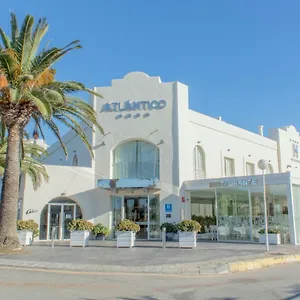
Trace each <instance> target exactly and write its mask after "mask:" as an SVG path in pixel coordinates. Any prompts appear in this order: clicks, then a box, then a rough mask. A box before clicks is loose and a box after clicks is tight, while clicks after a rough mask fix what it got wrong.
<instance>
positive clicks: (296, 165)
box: [269, 125, 300, 177]
mask: <svg viewBox="0 0 300 300" xmlns="http://www.w3.org/2000/svg"><path fill="white" fill-rule="evenodd" d="M269 136H270V138H272V139H274V140H275V141H277V142H278V161H279V169H280V171H281V172H287V171H290V172H291V173H292V176H296V177H300V136H299V132H298V131H297V129H296V128H295V127H294V126H292V125H291V126H285V127H283V128H272V129H270V130H269ZM293 144H295V145H297V146H298V148H299V149H298V151H299V154H298V157H296V156H294V155H293ZM288 166H290V167H288Z"/></svg>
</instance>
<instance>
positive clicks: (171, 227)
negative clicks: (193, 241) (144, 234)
mask: <svg viewBox="0 0 300 300" xmlns="http://www.w3.org/2000/svg"><path fill="white" fill-rule="evenodd" d="M163 228H166V240H167V241H174V240H175V239H176V238H175V235H176V234H177V231H178V230H177V226H176V224H173V223H168V222H166V223H163V224H161V226H160V229H161V230H162V229H163Z"/></svg>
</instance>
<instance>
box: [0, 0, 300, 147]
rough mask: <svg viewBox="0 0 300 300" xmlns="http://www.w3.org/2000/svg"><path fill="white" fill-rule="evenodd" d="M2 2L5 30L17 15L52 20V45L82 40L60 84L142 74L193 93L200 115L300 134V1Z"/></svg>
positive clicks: (64, 65) (62, 67) (65, 63)
mask: <svg viewBox="0 0 300 300" xmlns="http://www.w3.org/2000/svg"><path fill="white" fill-rule="evenodd" d="M0 2H1V9H0V26H1V27H2V28H4V29H7V30H8V29H9V11H10V10H14V11H15V12H16V14H17V15H18V17H19V18H23V17H24V15H25V14H26V13H31V14H33V15H34V16H35V17H36V18H38V17H40V16H45V17H47V19H48V22H49V24H50V29H49V32H48V35H47V36H46V39H47V40H51V41H52V45H55V46H63V45H65V44H66V43H68V42H69V41H72V40H74V39H79V40H81V42H82V45H83V46H84V48H83V49H82V50H79V51H74V52H73V53H72V54H71V55H68V56H67V57H66V58H65V59H63V60H62V61H61V62H60V63H59V64H58V66H57V70H58V73H59V77H60V79H72V80H80V81H82V82H84V83H85V84H86V85H87V86H89V87H93V86H105V85H109V84H110V82H111V80H112V79H114V78H122V77H123V76H124V75H125V74H127V73H128V72H131V71H143V72H145V73H147V74H148V75H150V76H160V77H161V79H162V81H180V82H183V83H185V84H187V85H188V86H189V94H190V108H191V109H193V110H197V111H199V112H201V113H204V114H207V115H210V116H213V117H218V116H222V117H223V119H224V121H226V122H228V123H232V124H234V125H237V126H239V127H243V128H246V129H248V130H251V131H255V132H257V127H258V125H264V126H265V128H266V129H267V128H270V127H282V126H284V125H290V124H293V125H295V126H296V127H297V128H298V130H300V117H299V112H300V1H299V0H289V1H282V0H251V1H243V0H182V1H181V0H172V1H171V0H148V1H146V0H144V1H142V0H86V1H79V0H73V1H71V0H51V1H44V0H27V1H22V0H9V1H5V0H1V1H0ZM47 142H48V143H52V142H53V137H52V136H51V137H49V139H48V140H47Z"/></svg>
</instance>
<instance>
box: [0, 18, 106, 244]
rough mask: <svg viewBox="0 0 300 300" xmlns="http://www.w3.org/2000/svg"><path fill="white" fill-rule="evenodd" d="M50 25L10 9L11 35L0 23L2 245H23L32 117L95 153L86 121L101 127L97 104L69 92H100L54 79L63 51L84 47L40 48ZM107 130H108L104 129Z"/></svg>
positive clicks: (40, 128)
mask: <svg viewBox="0 0 300 300" xmlns="http://www.w3.org/2000/svg"><path fill="white" fill-rule="evenodd" d="M47 30H48V24H47V22H46V19H44V18H42V19H39V21H38V22H37V23H36V25H34V18H33V16H31V15H26V16H25V19H24V21H23V23H22V26H20V27H18V23H17V18H16V16H15V14H14V13H12V14H11V36H10V37H9V36H8V35H7V34H6V33H5V32H4V31H3V30H2V29H1V28H0V36H1V39H2V45H1V44H0V118H1V122H2V123H3V125H4V126H5V129H6V130H7V152H6V162H5V170H4V176H3V186H2V201H1V204H0V246H6V247H9V248H18V247H19V241H18V238H17V232H16V217H17V199H18V192H19V189H18V187H19V174H20V148H21V147H20V146H21V144H22V143H21V140H22V139H21V137H23V134H24V133H25V128H26V126H27V124H28V123H29V122H30V121H33V122H35V124H36V126H37V128H38V130H39V132H40V134H41V135H42V136H43V137H44V134H43V128H44V126H46V127H48V128H49V129H50V130H52V132H54V134H55V135H56V137H57V138H58V140H59V141H60V143H61V146H62V148H63V149H64V151H65V153H66V155H67V149H66V147H65V145H64V144H63V141H62V138H61V136H60V131H59V124H64V125H66V126H67V127H69V128H70V129H72V130H73V131H75V132H76V134H77V135H78V136H79V137H80V138H81V139H82V141H83V142H84V144H85V145H86V146H87V148H88V149H89V151H90V153H91V154H92V148H91V145H90V143H89V141H88V138H87V136H86V134H85V132H84V129H83V127H82V124H84V125H87V126H88V127H89V128H91V130H95V129H98V130H101V131H102V128H101V126H100V125H99V124H98V122H97V114H96V112H95V111H94V109H93V108H92V107H91V106H90V105H89V104H87V103H86V102H84V101H83V100H82V99H80V98H75V97H70V94H72V93H73V92H77V91H86V92H88V93H90V94H94V95H96V96H98V97H101V96H100V95H99V94H97V93H95V92H94V91H93V90H90V89H88V88H86V87H85V86H84V84H82V83H80V82H76V81H66V82H61V81H57V80H56V79H55V73H56V72H55V70H54V69H53V65H54V64H55V63H56V62H57V61H58V60H59V59H60V58H62V57H63V56H64V55H66V54H67V53H69V52H70V51H72V50H74V49H79V48H81V46H80V44H79V41H77V40H76V41H73V42H71V43H70V44H68V45H67V46H65V47H63V48H57V47H52V48H49V49H40V44H41V40H42V38H43V37H44V35H45V34H46V32H47ZM102 132H103V131H102Z"/></svg>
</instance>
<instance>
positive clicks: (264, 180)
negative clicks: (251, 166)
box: [263, 170, 269, 252]
mask: <svg viewBox="0 0 300 300" xmlns="http://www.w3.org/2000/svg"><path fill="white" fill-rule="evenodd" d="M263 188H264V207H265V211H264V217H265V238H266V251H267V252H268V251H269V235H268V215H267V199H266V179H265V170H263Z"/></svg>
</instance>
